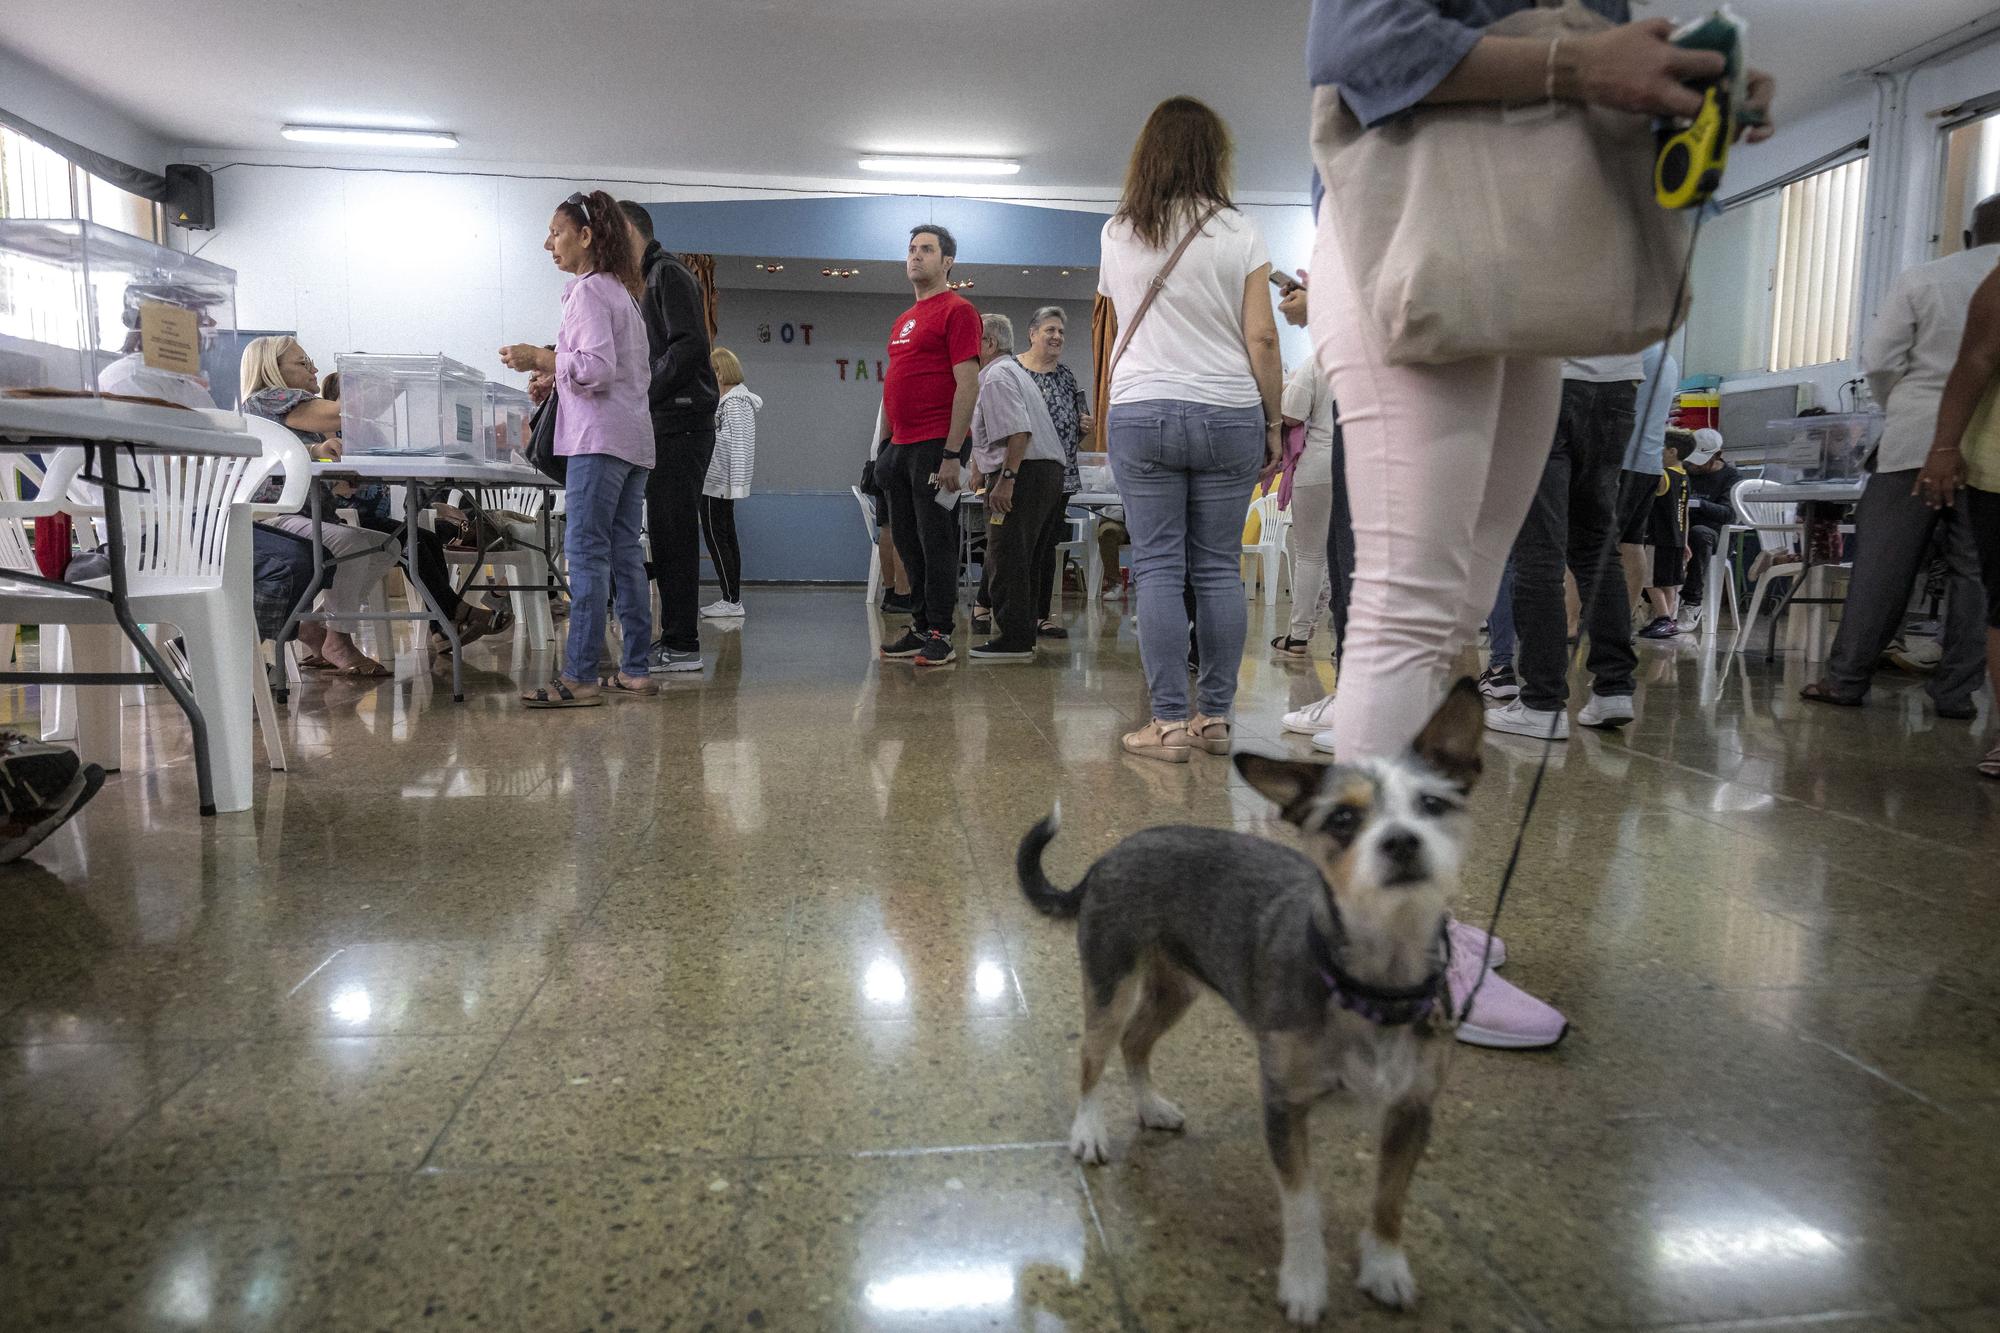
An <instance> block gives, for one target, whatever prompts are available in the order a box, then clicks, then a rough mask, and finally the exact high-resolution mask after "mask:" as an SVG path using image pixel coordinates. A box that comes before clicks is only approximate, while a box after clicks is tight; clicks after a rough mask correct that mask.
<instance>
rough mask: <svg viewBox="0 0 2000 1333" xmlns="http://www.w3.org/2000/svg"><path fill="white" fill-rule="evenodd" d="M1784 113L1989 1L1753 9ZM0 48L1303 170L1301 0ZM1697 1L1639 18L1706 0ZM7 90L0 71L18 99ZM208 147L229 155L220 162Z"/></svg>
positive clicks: (305, 24)
mask: <svg viewBox="0 0 2000 1333" xmlns="http://www.w3.org/2000/svg"><path fill="white" fill-rule="evenodd" d="M1734 3H1735V6H1736V8H1737V10H1738V11H1739V12H1740V13H1742V14H1743V15H1744V16H1745V17H1746V18H1747V19H1748V20H1749V22H1750V24H1751V30H1752V31H1751V55H1752V59H1753V61H1755V62H1756V63H1759V64H1762V65H1764V66H1766V67H1768V68H1770V69H1771V70H1772V71H1773V72H1774V73H1776V74H1777V76H1778V78H1779V82H1780V88H1781V93H1780V102H1779V114H1780V117H1781V118H1782V116H1783V115H1785V114H1787V113H1790V114H1793V115H1797V114H1801V113H1803V112H1804V111H1806V110H1809V109H1812V108H1814V107H1817V106H1820V105H1824V104H1825V103H1827V102H1829V101H1832V100H1834V99H1835V98H1836V97H1838V96H1839V95H1840V94H1841V92H1842V90H1843V87H1842V85H1841V84H1840V82H1839V80H1840V77H1841V76H1842V75H1843V74H1845V73H1847V72H1848V71H1851V70H1854V69H1858V68H1862V67H1865V66H1867V65H1870V64H1873V63H1876V62H1878V61H1882V60H1886V59H1888V58H1890V57H1892V56H1894V55H1896V54H1898V53H1900V52H1903V51H1906V50H1908V49H1909V48H1911V47H1912V46H1915V45H1917V44H1919V43H1921V42H1924V41H1926V40H1929V39H1931V38H1934V37H1937V36H1939V35H1940V34H1943V33H1945V32H1947V31H1949V30H1951V29H1953V28H1955V27H1957V26H1959V25H1961V24H1964V23H1967V22H1970V21H1972V20H1975V19H1978V18H1981V17H1982V16H1986V15H1989V14H1990V13H1991V12H1992V8H1993V6H1992V0H1734ZM9 7H10V8H13V9H14V11H15V12H14V13H13V14H12V15H10V17H9V19H8V22H7V25H6V28H5V30H4V33H0V42H4V44H5V45H7V46H9V47H11V48H13V49H14V50H15V51H17V52H18V53H19V54H21V55H23V56H25V57H26V58H28V59H29V60H31V61H34V62H35V63H37V64H40V65H43V66H45V67H47V68H49V69H50V70H52V71H54V72H55V73H57V74H58V75H60V76H62V77H64V78H67V79H69V80H71V81H72V82H74V83H77V84H79V85H81V86H82V87H83V88H85V89H86V90H87V91H89V92H90V93H92V94H93V95H95V96H97V97H99V98H102V99H104V100H106V101H108V102H110V103H112V104H113V105H114V106H116V107H117V108H118V109H120V110H122V111H124V112H125V113H126V114H128V115H130V116H132V117H133V118H135V119H136V120H138V121H139V122H141V123H142V124H143V125H145V126H146V127H147V128H149V129H151V130H153V131H155V132H157V133H160V134H162V135H164V136H165V137H167V138H168V139H170V140H172V141H174V142H176V143H179V144H182V145H186V146H188V147H190V148H203V149H238V150H273V149H280V148H284V147H286V146H287V145H285V144H284V142H283V141H282V140H281V139H280V138H279V137H278V127H279V126H280V125H281V124H283V123H284V122H286V121H304V122H322V123H324V122H334V123H346V124H359V123H372V124H383V125H405V126H413V127H425V128H439V129H448V130H452V131H455V132H457V133H458V134H459V136H460V138H461V142H462V147H461V149H460V150H459V151H458V152H456V153H454V154H452V155H450V160H451V161H453V162H456V163H461V164H465V165H468V166H469V165H472V164H474V163H478V162H487V163H492V162H512V163H529V162H533V163H564V164H570V165H572V166H574V167H576V168H578V169H579V172H578V174H580V175H581V174H586V173H585V172H584V171H583V170H582V169H584V168H588V169H590V171H589V173H588V174H603V173H604V172H605V171H606V170H607V169H624V170H631V171H635V172H643V173H646V174H648V175H667V176H672V175H673V174H675V173H687V174H689V175H699V176H713V175H724V176H739V177H740V176H754V177H758V178H763V179H766V180H771V179H779V180H785V181H802V180H806V179H818V180H824V179H826V178H853V177H856V176H858V175H859V173H858V172H857V170H856V169H855V167H854V159H855V157H856V156H857V155H859V154H861V153H863V152H883V151H902V152H945V151H957V152H973V153H983V154H991V155H1004V156H1010V157H1018V158H1020V159H1021V160H1022V162H1023V163H1024V164H1025V166H1024V170H1023V171H1022V173H1021V175H1020V176H1019V177H1016V178H1014V179H1015V182H1016V183H1017V184H1018V185H1019V186H1020V187H1022V188H1024V189H1028V190H1051V191H1057V192H1060V191H1062V190H1075V191H1078V192H1081V193H1087V194H1089V195H1091V196H1094V197H1103V195H1104V194H1105V192H1106V191H1115V189H1116V187H1117V184H1118V181H1119V179H1120V177H1121V175H1122V173H1123V169H1124V164H1125V158H1126V155H1127V154H1128V152H1129V151H1130V147H1131V143H1132V139H1133V136H1134V135H1135V134H1136V132H1137V131H1138V128H1139V126H1140V124H1141V122H1142V121H1143V120H1144V118H1145V115H1146V113H1147V111H1148V110H1149V109H1150V108H1151V107H1152V105H1153V104H1154V103H1155V102H1156V101H1157V100H1158V99H1159V98H1161V97H1162V96H1164V95H1167V94H1169V93H1176V92H1188V93H1193V94H1195V95H1197V96H1199V97H1202V98H1205V99H1206V100H1208V101H1209V102H1210V103H1211V104H1212V105H1214V106H1215V107H1216V108H1217V110H1219V111H1220V112H1222V114H1223V115H1224V117H1225V118H1226V119H1228V120H1229V122H1230V124H1231V125H1232V127H1233V128H1234V130H1235V132H1236V135H1237V139H1238V143H1239V154H1238V155H1239V164H1238V186H1239V188H1240V189H1241V190H1242V191H1244V192H1246V193H1247V194H1250V195H1252V196H1258V195H1273V194H1275V195H1282V196H1286V197H1292V196H1296V195H1297V194H1299V193H1300V192H1301V191H1302V190H1303V188H1304V182H1305V180H1306V177H1307V171H1308V163H1307V159H1306V151H1305V133H1306V115H1305V110H1306V96H1305V91H1304V88H1303V82H1304V79H1303V74H1302V69H1303V63H1302V58H1301V54H1300V53H1301V49H1302V45H1303V39H1304V32H1305V23H1306V15H1307V12H1308V5H1307V4H1306V3H1305V0H1233V2H1232V3H1228V4H1223V5H1218V4H1216V3H1215V2H1214V0H980V2H979V3H966V2H965V0H956V2H955V0H837V2H829V0H708V2H706V3H697V2H695V0H569V3H566V4H561V5H550V4H548V3H547V0H480V2H479V3H477V4H472V3H464V2H463V0H319V2H318V3H310V4H308V3H304V2H303V0H263V3H261V4H246V3H244V0H175V2H174V3H172V4H160V3H158V2H157V0H93V2H92V3H87V4H86V3H39V4H37V3H26V4H20V5H10V6H9ZM1699 7H1700V6H1699V4H1697V3H1688V4H1685V5H1683V6H1675V5H1671V4H1666V3H1655V4H1650V5H1647V6H1645V7H1643V8H1642V9H1641V10H1640V11H1639V12H1641V13H1642V14H1646V13H1653V14H1658V13H1667V14H1692V13H1695V12H1698V10H1699ZM0 96H4V90H0ZM203 156H205V157H211V158H212V157H213V156H214V154H212V153H205V154H203Z"/></svg>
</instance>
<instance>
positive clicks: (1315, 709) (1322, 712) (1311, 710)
mask: <svg viewBox="0 0 2000 1333" xmlns="http://www.w3.org/2000/svg"><path fill="white" fill-rule="evenodd" d="M1332 725H1333V696H1332V695H1331V694H1329V695H1327V696H1326V698H1324V699H1321V700H1320V701H1319V702H1318V703H1310V704H1307V705H1306V706H1305V707H1304V708H1294V709H1293V710H1292V711H1291V712H1289V713H1287V714H1285V730H1286V731H1291V732H1296V733H1298V734H1299V735H1301V736H1310V735H1312V734H1313V733H1314V732H1316V731H1325V730H1326V729H1327V728H1328V727H1330V726H1332Z"/></svg>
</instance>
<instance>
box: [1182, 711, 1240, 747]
mask: <svg viewBox="0 0 2000 1333" xmlns="http://www.w3.org/2000/svg"><path fill="white" fill-rule="evenodd" d="M1187 728H1188V740H1189V742H1190V743H1191V744H1192V745H1193V746H1194V748H1195V749H1197V750H1206V751H1208V752H1209V753H1210V754H1228V753H1229V740H1230V726H1229V719H1228V718H1226V717H1210V716H1208V715H1207V714H1206V713H1196V714H1195V715H1194V716H1193V717H1191V718H1189V719H1188V724H1187Z"/></svg>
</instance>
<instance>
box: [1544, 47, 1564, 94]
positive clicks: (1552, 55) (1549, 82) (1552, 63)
mask: <svg viewBox="0 0 2000 1333" xmlns="http://www.w3.org/2000/svg"><path fill="white" fill-rule="evenodd" d="M1562 44H1563V39H1562V38H1561V37H1551V38H1550V39H1549V66H1548V74H1547V77H1545V78H1544V79H1543V81H1542V100H1543V101H1546V102H1553V101H1555V100H1556V57H1557V56H1558V55H1559V54H1561V52H1562Z"/></svg>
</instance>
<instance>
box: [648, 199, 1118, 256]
mask: <svg viewBox="0 0 2000 1333" xmlns="http://www.w3.org/2000/svg"><path fill="white" fill-rule="evenodd" d="M646 209H647V211H648V212H650V213H651V214H652V215H653V226H654V228H655V230H657V231H658V232H659V236H660V241H661V243H662V244H664V245H665V246H666V247H667V248H668V249H669V250H692V251H697V252H700V253H705V254H718V255H756V256H759V257H766V256H768V257H770V258H773V259H875V260H892V261H896V262H901V261H902V259H903V257H904V256H905V255H906V254H907V253H908V251H909V243H910V228H912V227H914V226H916V225H917V224H918V223H920V222H936V223H940V224H942V225H943V226H945V227H947V228H948V229H950V231H951V234H952V235H953V237H955V238H956V239H957V241H958V257H959V259H960V260H962V261H964V262H965V263H968V264H1026V265H1030V266H1045V267H1047V266H1053V267H1063V266H1065V265H1067V266H1071V267H1095V266H1096V264H1097V260H1098V233H1099V232H1100V231H1101V230H1102V229H1103V227H1104V215H1103V214H1102V213H1079V212H1073V211H1071V210H1069V209H1061V208H1039V207H1035V206H1032V205H1024V204H997V203H994V202H992V201H991V200H987V199H950V198H943V197H932V196H928V195H924V196H919V195H868V196H863V197H859V198H848V199H741V200H735V199H732V200H723V201H717V202H712V203H670V204H647V205H646Z"/></svg>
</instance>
